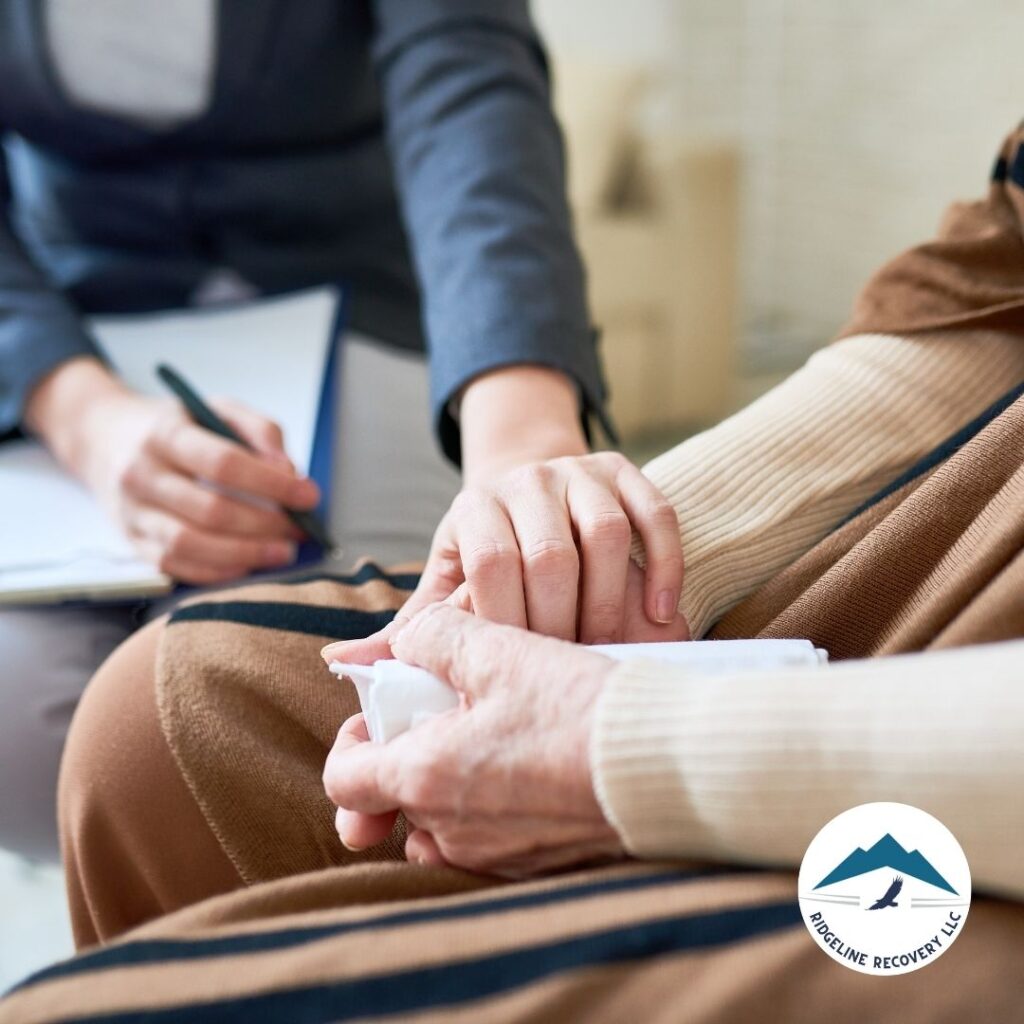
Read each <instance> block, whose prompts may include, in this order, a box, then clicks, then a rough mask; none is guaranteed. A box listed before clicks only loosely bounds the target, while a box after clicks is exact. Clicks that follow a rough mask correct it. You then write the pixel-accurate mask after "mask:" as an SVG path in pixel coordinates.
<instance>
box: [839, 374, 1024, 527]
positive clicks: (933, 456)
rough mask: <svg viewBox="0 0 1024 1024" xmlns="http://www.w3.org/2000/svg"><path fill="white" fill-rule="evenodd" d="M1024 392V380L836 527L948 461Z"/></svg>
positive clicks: (843, 524)
mask: <svg viewBox="0 0 1024 1024" xmlns="http://www.w3.org/2000/svg"><path fill="white" fill-rule="evenodd" d="M1022 395H1024V381H1022V382H1021V383H1020V384H1018V385H1017V386H1016V387H1014V388H1012V389H1011V390H1010V391H1008V392H1007V393H1006V394H1005V395H1003V397H1002V398H999V399H997V400H996V401H995V402H993V403H992V404H991V405H990V406H989V407H988V408H987V409H986V410H985V411H984V412H983V413H981V414H980V415H979V416H976V417H975V418H974V419H973V420H971V422H970V423H968V424H967V425H966V426H964V427H961V428H960V429H959V430H958V431H957V432H956V433H955V434H952V435H951V436H950V437H947V438H946V440H945V441H943V442H942V443H941V444H940V445H938V447H936V448H934V449H932V451H930V452H929V453H928V454H927V455H926V456H925V457H924V458H923V459H921V460H920V461H919V462H916V463H915V464H914V465H913V466H911V467H910V469H908V470H906V471H905V472H903V473H901V474H900V475H899V476H898V477H896V479H895V480H893V481H892V483H890V484H886V486H885V487H883V488H882V489H881V490H880V491H879V492H878V493H877V494H874V495H872V496H871V497H870V498H868V500H867V501H865V502H864V504H863V505H860V506H858V507H857V508H855V509H854V510H853V511H852V512H851V513H850V514H849V515H848V516H847V517H846V518H845V519H844V520H842V522H840V523H839V524H838V525H837V526H836V527H835V529H837V530H838V529H839V528H840V527H842V526H845V525H846V524H847V523H848V522H850V521H851V520H852V519H856V518H857V516H859V515H860V514H861V513H863V512H866V511H867V510H868V509H869V508H871V507H872V506H873V505H877V504H878V503H879V502H880V501H884V500H885V499H886V498H888V497H889V495H890V494H895V493H896V491H898V490H899V489H900V488H901V487H905V486H906V485H907V484H909V483H910V482H911V481H912V480H915V479H916V478H917V477H919V476H922V475H923V474H925V473H927V472H928V471H929V470H930V469H934V468H935V467H936V466H937V465H939V463H940V462H945V461H946V459H948V458H949V457H950V456H951V455H954V454H955V453H956V452H957V451H959V450H960V449H961V448H963V446H964V445H965V444H967V442H968V441H970V440H971V439H972V438H973V437H974V436H975V435H976V434H979V433H980V432H981V431H982V430H983V429H984V428H985V427H987V426H988V425H989V424H990V423H991V422H992V421H993V420H994V419H995V418H996V417H997V416H999V415H1000V414H1001V413H1003V412H1005V411H1006V410H1007V409H1008V408H1009V407H1010V406H1011V405H1013V403H1014V402H1016V401H1017V399H1018V398H1020V397H1021V396H1022Z"/></svg>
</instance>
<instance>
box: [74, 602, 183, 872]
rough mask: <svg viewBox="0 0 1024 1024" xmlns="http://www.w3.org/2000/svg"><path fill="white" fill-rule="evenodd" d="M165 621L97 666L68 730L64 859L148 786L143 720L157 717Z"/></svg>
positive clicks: (137, 635) (122, 812) (133, 638)
mask: <svg viewBox="0 0 1024 1024" xmlns="http://www.w3.org/2000/svg"><path fill="white" fill-rule="evenodd" d="M162 629H163V620H158V621H156V622H153V623H151V624H150V625H148V626H146V627H145V628H144V629H141V630H139V631H138V632H137V633H135V634H133V635H132V636H131V637H129V638H128V639H127V640H126V641H125V642H124V643H123V644H121V646H120V647H118V648H117V649H116V650H115V651H114V652H113V653H112V654H111V655H110V657H108V658H107V660H106V661H105V662H104V663H103V664H102V665H101V666H100V668H99V669H98V670H97V672H96V674H95V675H94V676H93V678H92V679H91V680H90V682H89V685H88V686H87V687H86V690H85V692H84V694H83V695H82V698H81V700H80V701H79V704H78V708H77V710H76V711H75V715H74V718H73V719H72V722H71V727H70V730H69V731H68V736H67V742H66V743H65V746H64V755H63V758H62V759H61V764H60V775H59V781H58V787H57V810H58V814H57V817H58V823H59V827H60V836H61V847H62V850H63V852H64V856H65V860H67V859H68V855H69V848H70V847H73V846H74V845H75V843H76V842H77V841H78V840H80V839H81V837H82V836H83V835H84V834H87V833H90V832H94V831H95V830H96V828H97V826H99V827H102V828H107V827H108V826H109V825H110V824H111V822H112V821H115V820H116V819H117V818H118V817H119V816H123V815H125V814H128V813H130V810H131V807H132V806H133V804H135V802H136V801H137V800H138V799H139V798H140V796H142V794H140V792H139V789H140V786H144V785H145V766H146V748H147V746H148V745H150V744H151V742H152V737H151V735H150V732H149V730H148V729H147V728H145V727H144V724H143V719H144V718H145V717H147V716H148V715H153V716H155V696H154V681H155V674H156V655H157V648H158V645H159V641H160V634H161V630H162Z"/></svg>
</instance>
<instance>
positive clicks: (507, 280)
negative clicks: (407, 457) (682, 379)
mask: <svg viewBox="0 0 1024 1024" xmlns="http://www.w3.org/2000/svg"><path fill="white" fill-rule="evenodd" d="M374 9H375V12H376V15H377V27H378V34H377V45H376V49H375V52H376V54H377V64H378V71H379V73H380V76H381V82H382V90H383V94H384V100H385V106H386V116H387V123H388V136H389V141H390V147H391V151H392V154H393V159H394V165H395V173H396V179H397V184H398V190H399V195H400V198H401V204H402V210H403V215H404V218H405V222H406V225H407V227H408V234H409V240H410V245H411V249H412V254H413V257H414V260H415V263H416V267H417V271H418V274H419V278H420V282H421V284H422V292H423V308H424V318H425V323H426V330H427V336H428V338H429V340H430V349H431V357H430V365H431V401H432V406H433V412H434V418H435V422H436V425H437V429H438V434H439V437H440V441H441V445H442V448H443V449H444V451H445V453H446V454H447V455H448V456H449V457H450V458H452V459H453V460H454V461H459V459H460V456H461V452H460V441H461V438H460V430H459V426H458V425H457V424H456V423H455V421H454V420H453V418H452V417H451V415H450V411H449V406H450V402H451V399H452V398H453V396H455V395H457V394H459V392H460V391H461V390H462V389H464V388H465V387H466V386H467V384H469V383H470V382H471V381H474V380H476V379H478V378H481V377H482V376H483V375H485V374H491V373H496V372H499V371H501V370H503V369H504V368H506V367H510V366H514V365H520V366H523V365H533V366H538V367H548V368H549V369H551V370H555V371H560V372H562V373H563V374H565V375H566V376H567V377H568V378H570V379H571V380H572V381H573V383H574V384H575V386H576V388H577V389H578V393H579V398H580V401H581V405H582V407H583V409H584V410H586V411H587V412H594V411H600V409H601V407H602V403H603V400H604V388H603V382H602V380H601V374H600V368H599V363H598V358H597V350H596V345H595V340H594V335H593V331H592V329H591V324H590V318H589V313H588V309H587V302H586V288H585V280H584V273H583V267H582V263H581V261H580V257H579V253H578V252H577V249H576V245H575V243H574V240H573V234H572V222H571V217H570V213H569V207H568V202H567V199H566V194H565V173H564V172H565V169H564V155H563V150H562V141H561V136H560V133H559V129H558V125H557V123H556V121H555V118H554V114H553V112H552V109H551V102H550V91H549V86H548V79H547V73H546V66H545V62H544V57H543V53H542V51H541V48H540V43H539V41H538V39H537V37H536V34H535V32H534V30H533V26H532V24H531V22H530V17H529V10H528V5H527V4H526V3H525V2H523V0H486V2H485V0H479V2H473V0H431V2H430V3H424V4H409V3H407V2H405V0H377V2H376V3H375V5H374Z"/></svg>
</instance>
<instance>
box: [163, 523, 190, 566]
mask: <svg viewBox="0 0 1024 1024" xmlns="http://www.w3.org/2000/svg"><path fill="white" fill-rule="evenodd" d="M188 542H189V532H188V529H187V528H186V527H185V526H183V525H181V524H180V523H176V524H175V525H174V526H172V527H171V529H170V530H169V531H168V534H167V542H166V543H165V544H164V553H165V555H166V556H167V557H169V558H171V559H176V558H180V557H181V556H182V555H184V554H185V552H186V551H187V550H188Z"/></svg>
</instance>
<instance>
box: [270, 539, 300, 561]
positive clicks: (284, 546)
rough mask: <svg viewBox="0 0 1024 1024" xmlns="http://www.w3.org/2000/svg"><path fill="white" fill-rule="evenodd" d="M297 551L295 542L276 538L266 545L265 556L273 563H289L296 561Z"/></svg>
mask: <svg viewBox="0 0 1024 1024" xmlns="http://www.w3.org/2000/svg"><path fill="white" fill-rule="evenodd" d="M296 552H297V549H296V547H295V545H294V544H291V543H289V542H288V541H286V540H276V541H274V542H273V543H272V544H268V545H267V546H266V549H265V557H266V560H267V562H269V563H270V564H271V565H287V564H289V563H290V562H294V561H295V555H296Z"/></svg>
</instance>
